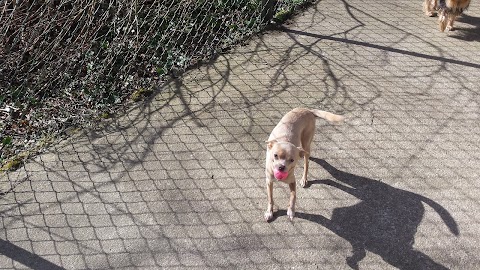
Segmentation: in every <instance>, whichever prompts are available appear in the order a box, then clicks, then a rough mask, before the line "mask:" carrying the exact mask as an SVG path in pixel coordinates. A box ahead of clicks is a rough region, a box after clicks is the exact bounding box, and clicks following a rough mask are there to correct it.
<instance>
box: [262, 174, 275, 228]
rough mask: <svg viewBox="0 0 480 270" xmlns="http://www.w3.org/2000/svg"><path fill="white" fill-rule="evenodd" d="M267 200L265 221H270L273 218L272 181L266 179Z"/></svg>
mask: <svg viewBox="0 0 480 270" xmlns="http://www.w3.org/2000/svg"><path fill="white" fill-rule="evenodd" d="M266 182H267V198H268V205H267V211H265V216H264V217H265V221H270V220H271V219H272V218H273V181H272V180H271V179H268V178H267V181H266Z"/></svg>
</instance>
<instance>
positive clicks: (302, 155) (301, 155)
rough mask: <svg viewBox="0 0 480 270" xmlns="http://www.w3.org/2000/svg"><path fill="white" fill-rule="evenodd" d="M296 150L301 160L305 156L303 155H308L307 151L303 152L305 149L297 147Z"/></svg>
mask: <svg viewBox="0 0 480 270" xmlns="http://www.w3.org/2000/svg"><path fill="white" fill-rule="evenodd" d="M297 149H298V151H299V152H298V153H299V154H300V157H301V158H303V157H304V156H305V154H307V155H310V153H308V152H307V151H305V149H303V148H302V147H297Z"/></svg>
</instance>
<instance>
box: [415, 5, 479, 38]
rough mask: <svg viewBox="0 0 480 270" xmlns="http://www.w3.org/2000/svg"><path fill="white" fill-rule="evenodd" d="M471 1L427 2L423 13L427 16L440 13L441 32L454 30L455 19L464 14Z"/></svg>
mask: <svg viewBox="0 0 480 270" xmlns="http://www.w3.org/2000/svg"><path fill="white" fill-rule="evenodd" d="M469 5H470V0H425V2H424V3H423V11H424V12H425V15H427V16H430V17H432V16H435V15H436V13H437V12H438V23H439V27H440V31H442V32H443V31H445V29H446V30H447V31H451V30H453V22H454V21H455V18H456V17H457V16H458V15H460V14H462V13H463V11H465V10H466V9H467V8H468V6H469Z"/></svg>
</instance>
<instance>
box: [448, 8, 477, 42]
mask: <svg viewBox="0 0 480 270" xmlns="http://www.w3.org/2000/svg"><path fill="white" fill-rule="evenodd" d="M457 21H459V22H461V23H464V24H469V25H471V26H473V28H472V27H456V26H455V27H454V30H455V31H453V33H452V34H451V35H450V36H451V37H453V38H457V39H460V40H464V41H480V18H478V17H473V16H469V15H466V14H462V15H461V16H459V17H458V18H457Z"/></svg>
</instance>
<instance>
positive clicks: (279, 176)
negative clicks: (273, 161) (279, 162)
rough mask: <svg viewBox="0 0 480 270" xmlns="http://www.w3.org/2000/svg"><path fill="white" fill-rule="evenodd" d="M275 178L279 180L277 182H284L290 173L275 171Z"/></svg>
mask: <svg viewBox="0 0 480 270" xmlns="http://www.w3.org/2000/svg"><path fill="white" fill-rule="evenodd" d="M273 176H275V178H277V180H284V179H285V178H287V176H288V172H284V171H279V170H274V171H273Z"/></svg>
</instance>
